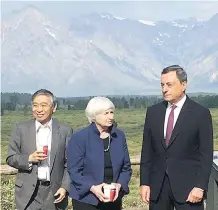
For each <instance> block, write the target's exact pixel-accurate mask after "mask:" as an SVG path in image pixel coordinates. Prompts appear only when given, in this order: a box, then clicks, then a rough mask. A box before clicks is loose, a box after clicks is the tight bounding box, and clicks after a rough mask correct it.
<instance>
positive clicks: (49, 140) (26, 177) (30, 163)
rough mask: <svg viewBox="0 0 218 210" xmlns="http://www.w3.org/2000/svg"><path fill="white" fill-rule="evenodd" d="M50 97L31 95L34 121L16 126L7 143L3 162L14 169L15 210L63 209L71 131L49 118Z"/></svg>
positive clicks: (52, 108)
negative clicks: (67, 149) (67, 146)
mask: <svg viewBox="0 0 218 210" xmlns="http://www.w3.org/2000/svg"><path fill="white" fill-rule="evenodd" d="M55 110H56V104H55V97H54V95H53V94H52V93H51V92H50V91H48V90H45V89H42V90H39V91H37V92H36V93H34V94H33V96H32V113H33V117H34V118H35V119H33V120H29V121H25V122H21V123H17V124H16V125H15V127H14V129H13V131H12V135H11V139H10V142H9V148H8V156H7V159H6V161H7V163H8V165H10V166H12V167H14V168H17V169H18V174H17V177H16V183H15V200H16V208H17V210H24V209H25V210H39V209H42V210H56V209H65V208H66V207H67V204H68V196H67V192H68V191H69V187H70V180H69V175H68V172H67V165H66V156H65V148H66V144H67V142H68V140H69V138H70V136H71V134H72V129H71V128H70V127H69V126H67V125H65V124H63V123H60V122H58V121H56V120H54V119H52V115H53V113H54V112H55Z"/></svg>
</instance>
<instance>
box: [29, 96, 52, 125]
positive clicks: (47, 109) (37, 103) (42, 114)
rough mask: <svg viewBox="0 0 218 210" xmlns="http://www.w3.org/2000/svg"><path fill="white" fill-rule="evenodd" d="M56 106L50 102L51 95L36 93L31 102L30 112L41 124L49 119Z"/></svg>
mask: <svg viewBox="0 0 218 210" xmlns="http://www.w3.org/2000/svg"><path fill="white" fill-rule="evenodd" d="M55 111H56V107H55V106H54V105H53V104H52V103H51V97H50V96H47V95H38V96H36V97H35V98H34V100H33V102H32V113H33V116H34V118H35V119H36V120H37V121H39V122H40V123H42V124H45V123H47V122H49V121H50V119H51V117H52V114H53V113H54V112H55Z"/></svg>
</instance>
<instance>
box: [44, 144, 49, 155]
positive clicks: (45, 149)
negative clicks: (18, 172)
mask: <svg viewBox="0 0 218 210" xmlns="http://www.w3.org/2000/svg"><path fill="white" fill-rule="evenodd" d="M43 154H44V155H48V146H43Z"/></svg>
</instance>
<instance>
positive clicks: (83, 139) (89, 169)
mask: <svg viewBox="0 0 218 210" xmlns="http://www.w3.org/2000/svg"><path fill="white" fill-rule="evenodd" d="M110 156H111V162H112V167H113V179H114V180H113V182H116V183H120V184H121V186H122V189H123V190H124V192H125V194H128V193H129V188H128V183H129V181H130V178H131V174H132V169H131V164H130V159H129V153H128V148H127V144H126V138H125V135H124V133H123V132H122V131H121V130H119V129H117V128H116V127H114V126H113V127H112V129H111V145H110ZM67 167H68V172H69V174H70V179H71V188H70V192H69V196H70V197H71V198H72V199H75V200H78V201H80V202H84V203H88V204H92V205H97V204H98V202H99V200H98V198H97V197H96V196H95V195H94V194H93V193H92V192H91V191H90V188H91V186H92V185H99V184H102V183H103V180H104V143H103V141H102V139H100V133H99V131H98V129H97V127H96V125H95V123H92V124H90V125H89V126H88V127H86V128H84V129H82V130H80V131H78V132H76V133H74V134H73V135H72V136H71V139H70V141H69V143H68V146H67Z"/></svg>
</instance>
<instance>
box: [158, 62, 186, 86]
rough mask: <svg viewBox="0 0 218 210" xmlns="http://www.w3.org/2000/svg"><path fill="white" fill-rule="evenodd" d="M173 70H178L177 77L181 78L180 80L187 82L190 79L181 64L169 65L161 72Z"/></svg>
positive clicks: (165, 72)
mask: <svg viewBox="0 0 218 210" xmlns="http://www.w3.org/2000/svg"><path fill="white" fill-rule="evenodd" d="M172 71H175V72H176V76H177V78H178V79H179V81H180V82H187V80H188V78H187V73H186V72H185V70H184V69H183V68H182V67H181V66H179V65H172V66H168V67H166V68H164V69H163V71H162V73H161V74H167V73H169V72H172Z"/></svg>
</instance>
